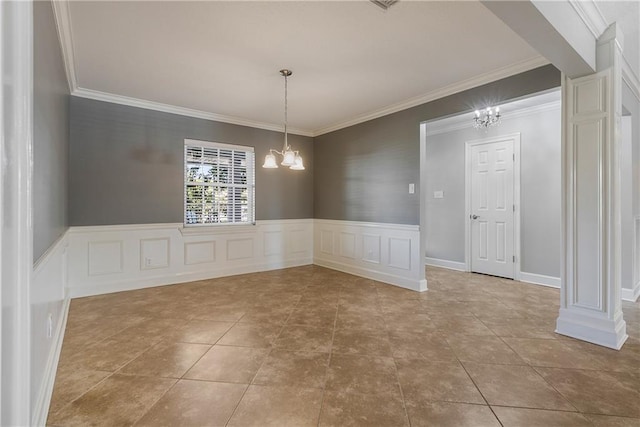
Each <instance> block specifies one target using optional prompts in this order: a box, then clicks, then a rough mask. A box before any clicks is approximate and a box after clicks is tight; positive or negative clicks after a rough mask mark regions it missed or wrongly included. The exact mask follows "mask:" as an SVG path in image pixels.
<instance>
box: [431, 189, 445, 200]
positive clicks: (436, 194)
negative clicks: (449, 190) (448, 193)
mask: <svg viewBox="0 0 640 427" xmlns="http://www.w3.org/2000/svg"><path fill="white" fill-rule="evenodd" d="M433 198H434V199H444V191H442V190H439V191H434V192H433Z"/></svg>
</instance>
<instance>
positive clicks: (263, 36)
mask: <svg viewBox="0 0 640 427" xmlns="http://www.w3.org/2000/svg"><path fill="white" fill-rule="evenodd" d="M69 7H70V9H69V17H70V22H71V34H72V38H71V40H72V50H73V57H74V68H75V74H76V79H77V81H76V83H77V86H78V87H79V88H82V89H89V90H90V91H91V92H92V93H94V94H95V93H96V91H97V92H100V93H107V94H111V95H118V96H124V97H129V98H136V99H141V100H146V101H152V102H156V103H161V104H168V105H172V106H178V107H184V108H188V109H193V110H199V111H202V112H207V113H214V114H216V115H219V116H223V117H222V118H223V119H224V117H227V118H229V119H231V118H237V119H242V120H245V121H248V122H249V123H262V124H271V125H275V126H277V127H279V126H281V124H282V121H283V90H284V89H283V84H284V82H283V78H282V77H281V76H280V74H279V73H278V70H279V69H281V68H290V69H292V70H293V76H292V77H290V79H289V124H290V126H291V127H292V128H296V129H298V130H299V131H300V132H302V133H307V134H312V135H315V134H320V133H323V132H324V131H327V130H330V129H334V128H337V127H340V126H341V125H344V124H346V123H353V122H357V121H361V120H362V119H363V118H364V117H373V116H376V115H381V114H382V113H383V112H389V111H394V110H398V109H401V108H404V107H407V106H411V105H416V104H418V103H420V102H424V101H425V100H428V99H432V98H434V97H437V96H442V94H445V93H446V92H447V91H452V90H456V89H458V90H461V89H465V88H466V87H469V86H472V85H477V84H481V83H484V82H485V81H489V80H495V79H497V78H500V77H503V76H505V75H508V74H514V73H517V72H521V71H524V70H525V69H529V68H534V67H536V66H539V65H542V64H543V63H546V61H544V60H543V59H542V58H541V57H540V56H539V55H538V53H537V52H536V51H535V50H533V48H531V47H530V46H529V45H527V44H526V43H525V42H524V41H523V40H522V39H520V38H519V37H518V36H517V35H516V34H515V33H514V32H513V31H511V30H510V29H509V28H508V27H507V26H506V25H504V24H503V23H502V22H501V21H500V20H499V19H498V18H496V17H495V16H494V15H493V14H492V13H491V12H490V11H489V10H488V9H486V8H485V7H484V6H482V4H480V3H478V2H475V1H469V2H466V1H465V2H460V1H457V2H455V1H443V2H435V1H408V0H401V1H400V2H399V3H397V4H396V5H395V6H393V7H392V8H391V9H389V10H388V11H387V12H385V11H383V10H382V9H380V8H379V7H377V6H375V5H374V4H372V3H370V2H369V1H366V0H360V1H347V2H342V1H324V2H313V1H285V2H275V1H259V2H245V1H210V2H183V1H174V2H148V1H143V2H132V1H129V2H95V1H92V2H71V3H70V6H69ZM82 89H81V90H80V91H79V92H82ZM231 121H233V120H231Z"/></svg>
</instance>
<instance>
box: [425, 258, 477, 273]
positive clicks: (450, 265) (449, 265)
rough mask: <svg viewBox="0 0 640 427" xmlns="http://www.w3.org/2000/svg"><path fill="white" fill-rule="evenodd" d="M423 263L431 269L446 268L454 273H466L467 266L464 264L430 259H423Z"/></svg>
mask: <svg viewBox="0 0 640 427" xmlns="http://www.w3.org/2000/svg"><path fill="white" fill-rule="evenodd" d="M424 262H425V264H427V265H429V266H432V267H442V268H448V269H449V270H456V271H468V270H467V264H465V263H464V262H458V261H449V260H446V259H439V258H430V257H425V258H424Z"/></svg>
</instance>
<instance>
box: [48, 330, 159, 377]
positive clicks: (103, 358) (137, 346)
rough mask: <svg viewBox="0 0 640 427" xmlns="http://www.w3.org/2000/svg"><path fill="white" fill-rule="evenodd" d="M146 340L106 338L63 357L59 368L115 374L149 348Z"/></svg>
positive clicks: (149, 345)
mask: <svg viewBox="0 0 640 427" xmlns="http://www.w3.org/2000/svg"><path fill="white" fill-rule="evenodd" d="M151 345H152V344H150V343H149V342H148V341H146V340H135V339H117V338H107V339H106V340H103V341H100V342H98V343H95V344H92V345H90V346H88V347H86V348H84V349H82V350H79V351H78V352H77V353H72V354H69V355H66V354H65V355H63V357H61V359H60V366H61V367H63V368H65V369H66V368H71V369H73V368H77V369H86V370H97V371H109V372H115V371H116V370H118V369H119V368H121V367H122V366H124V365H126V364H127V363H129V362H130V361H131V360H133V359H135V358H136V357H138V356H139V355H140V354H142V353H143V352H144V351H145V350H147V349H148V348H150V347H151Z"/></svg>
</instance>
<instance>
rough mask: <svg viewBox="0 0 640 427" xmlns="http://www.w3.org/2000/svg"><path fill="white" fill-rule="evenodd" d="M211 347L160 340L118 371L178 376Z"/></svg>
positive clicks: (134, 373) (133, 373)
mask: <svg viewBox="0 0 640 427" xmlns="http://www.w3.org/2000/svg"><path fill="white" fill-rule="evenodd" d="M210 348H211V346H210V345H208V344H188V343H171V342H165V341H163V342H161V343H159V344H156V345H155V346H153V347H151V348H150V349H148V350H147V351H145V352H144V353H142V354H141V355H140V356H138V357H137V358H135V359H133V360H132V361H131V362H129V363H127V364H126V365H125V366H124V367H123V368H122V369H120V371H119V373H121V374H129V375H144V376H151V377H166V378H180V377H182V376H183V375H184V373H185V372H187V371H188V370H189V368H191V367H192V366H193V364H194V363H196V362H197V361H198V360H199V359H200V358H201V357H202V355H203V354H205V353H206V352H207V351H208V350H209V349H210Z"/></svg>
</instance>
